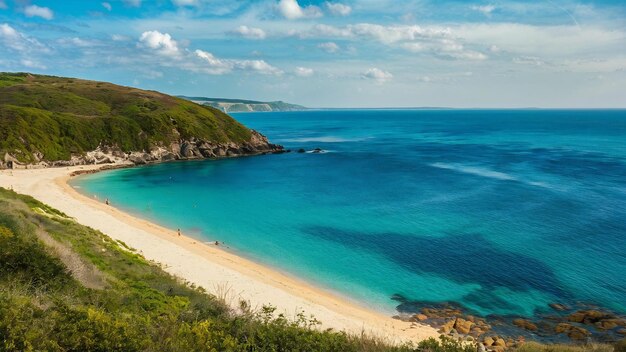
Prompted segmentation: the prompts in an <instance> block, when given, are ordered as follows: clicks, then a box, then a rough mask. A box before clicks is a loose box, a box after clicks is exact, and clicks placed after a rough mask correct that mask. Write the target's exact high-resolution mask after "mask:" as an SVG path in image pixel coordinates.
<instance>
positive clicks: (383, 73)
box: [0, 0, 626, 108]
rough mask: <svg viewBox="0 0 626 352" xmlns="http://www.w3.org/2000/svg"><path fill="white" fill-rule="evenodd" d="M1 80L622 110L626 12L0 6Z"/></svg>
mask: <svg viewBox="0 0 626 352" xmlns="http://www.w3.org/2000/svg"><path fill="white" fill-rule="evenodd" d="M0 71H10V72H17V71H19V72H32V73H40V74H49V75H56V76H69V77H78V78H85V79H93V80H100V81H107V82H113V83H116V84H121V85H126V86H134V87H139V88H143V89H152V90H158V91H162V92H164V93H168V94H175V95H190V96H206V97H221V98H242V99H254V100H263V101H275V100H283V101H287V102H292V103H297V104H302V105H305V106H309V107H423V106H431V107H433V106H437V107H469V108H476V107H484V108H519V107H546V108H559V107H560V108H616V107H626V0H613V1H609V0H602V1H576V0H545V1H513V0H493V1H489V0H484V1H459V0H457V1H450V0H438V1H436V0H406V1H401V0H337V1H334V0H332V1H312V0H308V1H305V0H257V1H246V0H227V1H226V0H108V1H99V0H97V1H96V0H93V1H92V0H32V1H29V0H0Z"/></svg>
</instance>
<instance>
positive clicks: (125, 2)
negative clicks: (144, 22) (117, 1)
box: [122, 0, 142, 7]
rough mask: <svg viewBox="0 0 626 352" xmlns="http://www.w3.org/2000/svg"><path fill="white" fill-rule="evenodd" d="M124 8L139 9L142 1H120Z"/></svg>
mask: <svg viewBox="0 0 626 352" xmlns="http://www.w3.org/2000/svg"><path fill="white" fill-rule="evenodd" d="M122 1H123V2H124V4H126V6H131V7H140V6H141V1H142V0H122Z"/></svg>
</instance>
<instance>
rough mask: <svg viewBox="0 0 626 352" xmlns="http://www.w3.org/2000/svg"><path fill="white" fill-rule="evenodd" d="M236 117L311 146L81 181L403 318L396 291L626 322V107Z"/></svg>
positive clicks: (475, 307) (496, 308)
mask: <svg viewBox="0 0 626 352" xmlns="http://www.w3.org/2000/svg"><path fill="white" fill-rule="evenodd" d="M234 116H235V118H237V119H238V120H240V121H241V122H243V123H244V124H246V125H247V126H249V127H251V128H254V129H257V130H259V131H260V132H262V133H263V134H266V135H267V136H268V137H269V138H270V139H271V140H272V141H273V142H275V143H279V144H283V145H284V146H285V147H286V148H289V149H291V150H293V152H292V153H289V154H283V155H266V156H258V157H246V158H238V159H228V160H216V161H192V162H175V163H167V164H160V165H153V166H147V167H137V168H132V169H122V170H114V171H108V172H102V173H98V174H95V175H89V176H85V177H80V178H78V179H77V180H75V181H74V182H73V184H74V186H76V187H79V190H80V191H82V192H84V193H85V194H88V195H94V194H96V195H98V196H99V197H100V199H104V197H108V198H109V199H110V200H111V201H112V202H113V203H114V205H115V206H117V207H120V208H122V209H125V210H127V211H129V212H131V213H133V214H136V215H139V216H141V217H144V218H147V219H150V220H152V221H155V222H158V223H160V224H162V225H165V226H168V227H170V228H172V229H176V228H181V229H182V231H183V232H184V233H185V234H187V235H190V236H192V237H196V238H198V239H200V240H202V241H215V240H219V241H222V242H224V243H225V244H226V245H227V246H228V247H229V248H230V250H232V251H234V252H236V253H238V254H240V255H243V256H245V257H248V258H251V259H253V260H256V261H258V262H260V263H264V264H268V265H271V266H273V267H275V268H279V269H280V270H282V271H284V272H287V273H290V274H292V275H294V276H298V277H301V278H304V279H306V280H309V281H311V282H313V283H315V284H318V285H320V286H322V287H325V288H327V289H329V290H332V291H335V292H338V293H339V294H342V295H344V296H346V297H349V298H351V299H353V300H355V301H357V302H360V303H362V304H364V305H367V306H369V307H372V308H375V309H378V310H380V311H382V312H385V313H389V314H393V313H394V311H395V308H396V305H397V304H398V302H396V301H394V300H392V296H394V295H396V294H399V295H402V296H403V297H405V298H406V299H409V300H415V301H427V302H442V301H452V302H457V303H460V304H462V305H463V306H464V307H466V308H467V309H469V310H470V311H472V312H474V313H476V314H482V315H487V314H499V315H510V314H512V315H522V316H532V315H533V314H535V313H537V312H541V311H545V310H546V309H548V304H549V303H552V302H560V303H565V304H576V303H577V302H584V303H593V304H598V305H601V306H603V307H606V308H609V309H612V310H615V311H618V312H621V313H624V312H626V110H613V111H611V110H578V111H577V110H560V111H559V110H549V111H546V110H345V111H344V110H336V111H306V112H285V113H246V114H235V115H234ZM299 148H304V149H306V150H308V151H310V150H312V149H314V148H322V149H324V150H325V151H327V152H325V153H319V154H315V153H297V152H295V151H297V150H298V149H299Z"/></svg>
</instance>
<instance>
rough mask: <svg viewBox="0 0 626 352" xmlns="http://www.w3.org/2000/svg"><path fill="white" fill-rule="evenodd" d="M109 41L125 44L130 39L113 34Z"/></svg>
mask: <svg viewBox="0 0 626 352" xmlns="http://www.w3.org/2000/svg"><path fill="white" fill-rule="evenodd" d="M111 40H113V41H114V42H125V41H128V40H130V38H129V37H127V36H125V35H121V34H113V35H111Z"/></svg>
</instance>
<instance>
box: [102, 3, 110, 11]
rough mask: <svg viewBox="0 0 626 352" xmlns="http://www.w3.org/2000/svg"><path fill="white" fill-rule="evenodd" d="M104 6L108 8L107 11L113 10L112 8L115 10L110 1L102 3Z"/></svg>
mask: <svg viewBox="0 0 626 352" xmlns="http://www.w3.org/2000/svg"><path fill="white" fill-rule="evenodd" d="M102 7H104V8H105V9H107V11H111V10H113V7H112V6H111V4H110V3H108V2H103V3H102Z"/></svg>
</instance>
